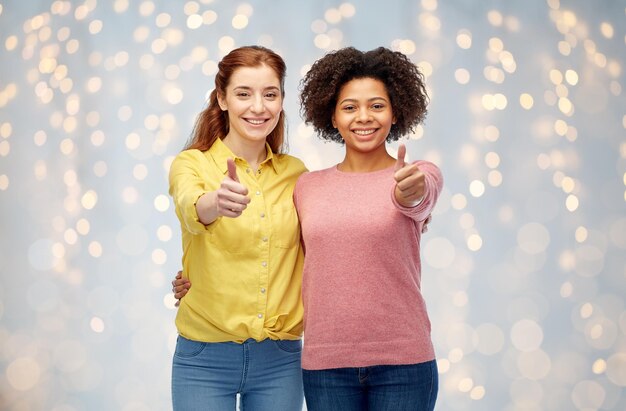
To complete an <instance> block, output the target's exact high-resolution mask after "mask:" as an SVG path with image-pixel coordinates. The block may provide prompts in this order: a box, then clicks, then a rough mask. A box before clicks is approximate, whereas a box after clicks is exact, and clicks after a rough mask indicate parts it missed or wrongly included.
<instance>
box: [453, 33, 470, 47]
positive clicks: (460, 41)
mask: <svg viewBox="0 0 626 411" xmlns="http://www.w3.org/2000/svg"><path fill="white" fill-rule="evenodd" d="M456 44H457V45H458V46H459V47H460V48H462V49H466V50H467V49H469V48H470V47H472V33H471V32H470V31H468V30H459V32H458V33H457V35H456Z"/></svg>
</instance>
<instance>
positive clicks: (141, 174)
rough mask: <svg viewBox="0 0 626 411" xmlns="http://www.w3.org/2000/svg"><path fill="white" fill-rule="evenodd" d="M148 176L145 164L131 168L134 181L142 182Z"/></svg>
mask: <svg viewBox="0 0 626 411" xmlns="http://www.w3.org/2000/svg"><path fill="white" fill-rule="evenodd" d="M147 176H148V167H146V165H145V164H137V165H136V166H135V167H133V177H135V179H137V180H139V181H142V180H145V178H146V177H147Z"/></svg>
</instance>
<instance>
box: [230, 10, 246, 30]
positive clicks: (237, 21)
mask: <svg viewBox="0 0 626 411" xmlns="http://www.w3.org/2000/svg"><path fill="white" fill-rule="evenodd" d="M232 25H233V27H234V28H235V29H237V30H242V29H245V28H246V27H247V26H248V17H246V16H244V15H243V14H238V15H236V16H235V17H233V20H232Z"/></svg>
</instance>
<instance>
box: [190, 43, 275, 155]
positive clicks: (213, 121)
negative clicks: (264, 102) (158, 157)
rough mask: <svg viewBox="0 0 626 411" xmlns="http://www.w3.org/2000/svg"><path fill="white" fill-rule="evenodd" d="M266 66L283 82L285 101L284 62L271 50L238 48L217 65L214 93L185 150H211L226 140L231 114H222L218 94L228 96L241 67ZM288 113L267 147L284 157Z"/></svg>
mask: <svg viewBox="0 0 626 411" xmlns="http://www.w3.org/2000/svg"><path fill="white" fill-rule="evenodd" d="M261 65H266V66H268V67H269V68H271V69H272V70H274V72H275V73H276V76H278V80H279V81H280V91H281V94H282V97H283V98H284V97H285V76H286V74H287V66H286V65H285V61H284V60H283V59H282V57H280V56H279V55H278V54H276V53H274V52H273V51H272V50H270V49H268V48H265V47H261V46H245V47H239V48H236V49H234V50H232V51H231V52H230V53H228V54H227V55H226V56H224V58H222V61H220V62H219V64H218V66H217V67H218V70H217V74H216V75H215V89H214V90H213V91H212V92H211V96H210V97H209V104H208V106H207V107H206V108H205V109H204V110H202V112H200V114H199V115H198V117H197V119H196V123H195V125H194V127H193V132H192V134H191V138H190V139H189V142H187V145H186V146H185V150H189V149H198V150H200V151H206V150H208V149H209V148H210V147H211V146H212V145H213V143H215V140H217V139H218V138H220V139H223V138H224V137H226V135H227V134H228V129H229V124H228V112H227V111H222V109H221V108H220V106H219V104H218V102H217V95H218V93H219V94H220V95H222V96H225V95H226V87H227V86H228V82H229V81H230V78H231V76H232V75H233V73H234V72H235V70H237V69H238V68H240V67H259V66H261ZM285 129H286V126H285V111H284V110H282V111H281V112H280V117H279V119H278V123H277V124H276V127H274V130H272V132H271V133H270V134H269V135H268V136H267V143H268V144H269V145H270V147H271V148H272V151H273V152H274V153H282V152H283V150H284V148H285V147H284V145H285V141H284V140H285Z"/></svg>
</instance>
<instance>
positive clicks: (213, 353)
mask: <svg viewBox="0 0 626 411" xmlns="http://www.w3.org/2000/svg"><path fill="white" fill-rule="evenodd" d="M301 353H302V342H301V341H286V340H281V341H273V340H269V339H267V340H264V341H261V342H256V341H254V340H247V341H245V342H244V343H243V344H237V343H234V342H223V343H205V342H198V341H192V340H188V339H186V338H184V337H182V336H178V341H177V342H176V352H175V353H174V361H173V364H172V403H173V406H174V410H175V411H213V410H215V411H234V410H235V408H236V404H237V393H239V394H240V404H239V406H240V409H241V411H266V410H267V411H269V410H271V411H301V410H302V403H303V400H304V398H303V391H302V371H301V369H300V364H301V363H300V355H301Z"/></svg>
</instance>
